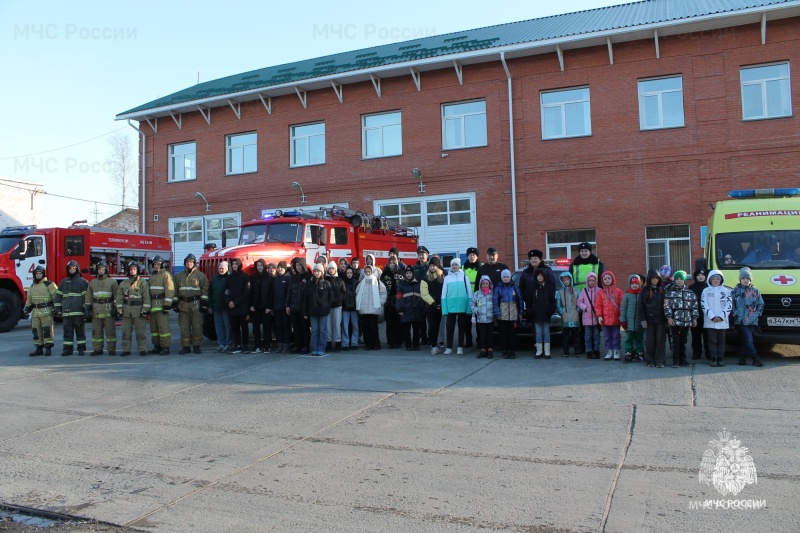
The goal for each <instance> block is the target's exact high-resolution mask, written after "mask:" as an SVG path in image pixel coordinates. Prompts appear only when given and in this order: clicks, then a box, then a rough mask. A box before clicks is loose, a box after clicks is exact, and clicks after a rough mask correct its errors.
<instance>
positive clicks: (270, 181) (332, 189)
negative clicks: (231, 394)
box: [117, 0, 800, 276]
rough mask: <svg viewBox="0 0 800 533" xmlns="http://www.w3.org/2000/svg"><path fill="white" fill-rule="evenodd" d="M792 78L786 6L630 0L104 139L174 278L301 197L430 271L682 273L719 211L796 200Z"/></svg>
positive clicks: (274, 75) (294, 80)
mask: <svg viewBox="0 0 800 533" xmlns="http://www.w3.org/2000/svg"><path fill="white" fill-rule="evenodd" d="M798 61H800V0H709V1H708V2H690V1H688V0H687V1H684V0H646V1H643V2H638V3H634V4H626V5H620V6H614V7H609V8H601V9H595V10H589V11H584V12H578V13H570V14H565V15H559V16H553V17H545V18H541V19H534V20H528V21H522V22H516V23H511V24H504V25H499V26H493V27H488V28H480V29H476V30H468V31H464V32H459V33H454V34H448V35H441V36H435V37H426V38H423V39H417V40H413V41H407V42H404V43H398V44H392V45H384V46H379V47H375V48H369V49H365V50H359V51H355V52H349V53H343V54H336V55H331V56H326V57H320V58H316V59H311V60H307V61H301V62H297V63H291V64H287V65H279V66H274V67H269V68H265V69H262V70H257V71H253V72H248V73H243V74H238V75H235V76H230V77H227V78H223V79H220V80H215V81H211V82H207V83H202V84H198V85H195V86H193V87H190V88H187V89H185V90H183V91H180V92H177V93H175V94H173V95H170V96H167V97H164V98H161V99H158V100H155V101H153V102H150V103H147V104H144V105H142V106H139V107H137V108H134V109H131V110H129V111H126V112H124V113H121V114H120V115H118V116H117V118H118V119H133V120H137V121H139V128H140V131H141V133H142V135H143V136H144V147H145V148H144V151H145V155H146V157H145V158H144V159H145V164H144V173H143V176H142V180H143V183H142V186H141V187H140V191H141V192H140V194H141V195H142V198H141V203H140V206H141V208H142V225H143V227H142V230H143V231H147V232H154V233H162V234H167V233H169V234H171V235H172V237H173V240H174V242H175V248H176V254H177V255H178V257H182V255H183V254H184V253H185V252H188V251H192V252H194V253H200V252H202V246H203V243H204V242H209V241H215V242H217V243H218V244H219V242H220V240H221V236H222V232H223V231H225V232H226V233H227V235H228V237H229V239H231V238H235V237H237V235H238V230H237V229H236V226H237V225H238V224H239V223H241V222H242V221H247V220H250V219H252V218H258V217H259V216H260V215H261V214H262V210H266V209H274V208H286V207H304V205H303V203H301V192H302V194H303V195H304V198H303V199H307V203H306V204H305V205H307V206H311V205H332V204H339V205H346V206H349V207H351V208H354V209H358V210H362V211H367V212H377V213H380V214H382V215H384V216H387V217H388V218H392V219H398V220H399V221H400V222H401V223H403V224H405V225H408V226H414V227H418V228H419V231H420V240H421V242H422V243H424V244H426V245H427V246H428V247H429V248H431V249H432V250H436V251H440V252H453V251H455V252H460V253H463V252H464V251H465V249H466V248H467V247H468V246H472V245H476V244H477V245H478V246H479V247H480V248H481V249H486V248H487V247H489V246H494V247H496V248H498V249H499V250H500V251H501V254H502V255H501V260H504V261H505V262H507V263H514V256H515V255H516V259H517V263H521V262H522V260H524V259H525V258H526V255H525V254H526V252H527V250H529V249H530V248H539V249H542V250H545V251H546V254H547V256H548V257H549V258H559V257H565V256H570V257H572V256H574V255H576V245H577V244H578V243H579V242H581V241H591V242H593V243H595V246H596V252H597V254H598V256H600V258H601V259H602V260H603V261H604V262H605V263H606V266H607V268H611V269H614V270H616V271H617V272H618V273H620V274H622V275H623V276H624V275H625V274H627V273H629V272H643V271H644V270H645V269H646V268H647V267H648V266H656V267H657V266H659V265H661V264H663V263H667V262H668V263H670V264H672V265H673V266H674V267H675V268H684V269H689V268H690V265H691V264H693V261H694V259H696V258H698V257H701V255H702V248H701V243H700V232H701V229H700V228H701V226H703V225H704V224H705V223H706V221H707V219H708V217H709V215H710V213H711V210H710V208H709V204H713V202H715V201H718V200H721V199H723V198H725V196H726V194H727V192H728V191H729V190H731V189H736V188H753V187H763V188H767V187H779V186H781V187H787V186H790V185H795V186H796V185H797V184H798V182H800V180H798V172H797V169H798V168H800V122H798V118H797V117H795V116H794V115H793V109H794V108H796V107H797V102H796V100H797V97H798V95H799V94H800V86H799V82H798V78H797V76H796V75H795V76H792V75H791V68H792V66H793V65H796V64H798ZM509 117H512V118H511V119H509ZM140 149H141V148H140ZM140 155H141V154H140ZM412 169H419V170H420V172H421V178H417V177H415V176H414V175H412ZM295 183H296V186H293V184H295ZM421 185H424V187H421ZM421 189H424V192H421ZM196 193H200V195H197V194H196ZM514 220H516V225H515V224H514Z"/></svg>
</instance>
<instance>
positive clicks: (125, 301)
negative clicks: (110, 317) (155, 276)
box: [116, 261, 150, 356]
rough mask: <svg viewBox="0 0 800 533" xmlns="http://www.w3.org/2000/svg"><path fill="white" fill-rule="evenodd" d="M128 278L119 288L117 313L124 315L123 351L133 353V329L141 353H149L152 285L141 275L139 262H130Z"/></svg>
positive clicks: (123, 352) (126, 353) (128, 353)
mask: <svg viewBox="0 0 800 533" xmlns="http://www.w3.org/2000/svg"><path fill="white" fill-rule="evenodd" d="M127 271H128V279H126V280H123V282H122V283H120V284H119V288H117V301H116V304H117V313H118V314H120V315H122V353H121V354H120V355H121V356H125V355H130V354H131V345H132V341H133V339H132V338H131V337H132V333H133V331H132V330H135V331H136V347H137V348H138V349H139V355H147V320H146V319H145V317H146V316H147V315H149V314H150V286H149V285H148V283H147V280H145V279H141V278H140V277H139V263H137V262H136V261H131V262H130V263H128V268H127Z"/></svg>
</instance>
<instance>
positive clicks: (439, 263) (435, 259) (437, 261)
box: [430, 256, 442, 268]
mask: <svg viewBox="0 0 800 533" xmlns="http://www.w3.org/2000/svg"><path fill="white" fill-rule="evenodd" d="M430 264H431V265H436V268H442V260H441V259H439V257H438V256H433V257H431V261H430Z"/></svg>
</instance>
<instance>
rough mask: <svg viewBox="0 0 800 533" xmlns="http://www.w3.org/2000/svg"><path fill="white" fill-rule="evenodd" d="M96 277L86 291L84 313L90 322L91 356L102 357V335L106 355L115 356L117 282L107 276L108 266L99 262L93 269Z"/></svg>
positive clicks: (103, 262)
mask: <svg viewBox="0 0 800 533" xmlns="http://www.w3.org/2000/svg"><path fill="white" fill-rule="evenodd" d="M95 270H96V272H97V277H96V278H94V279H93V280H92V281H90V282H89V286H88V287H87V289H86V303H85V304H84V313H85V315H86V318H87V319H91V321H92V348H93V350H94V351H92V353H91V355H103V334H105V341H106V345H107V347H108V355H117V327H116V324H115V323H114V318H115V316H116V314H117V306H116V303H115V302H116V297H117V289H118V287H117V282H116V280H115V279H114V278H112V277H111V276H109V275H108V265H107V264H106V262H105V261H99V262H98V263H97V266H96V267H95Z"/></svg>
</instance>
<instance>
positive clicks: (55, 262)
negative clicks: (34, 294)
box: [0, 223, 172, 332]
mask: <svg viewBox="0 0 800 533" xmlns="http://www.w3.org/2000/svg"><path fill="white" fill-rule="evenodd" d="M155 255H160V256H161V257H162V258H163V259H164V262H165V263H168V262H169V260H170V258H171V256H172V244H171V241H170V239H169V237H160V236H157V235H142V234H138V233H132V232H127V231H116V230H109V229H105V228H96V227H91V226H87V225H84V224H79V223H76V224H74V225H72V226H70V227H68V228H37V227H36V226H12V227H7V228H5V229H3V230H2V231H0V332H4V331H9V330H10V329H13V328H14V326H16V325H17V323H18V322H19V319H20V318H21V316H22V307H23V306H24V305H25V299H26V292H27V290H28V287H30V286H31V284H32V283H33V269H35V268H36V267H37V266H43V267H44V268H45V272H46V274H47V277H48V279H49V280H51V281H53V282H55V283H58V282H59V281H60V280H61V279H62V278H63V277H64V276H65V275H66V267H67V263H68V262H69V261H72V260H75V261H77V262H78V265H80V267H81V275H82V276H83V277H85V278H87V279H89V280H91V279H93V278H94V277H95V275H96V271H95V265H96V264H97V263H98V262H99V261H100V260H104V261H106V263H107V264H108V272H109V275H110V276H112V277H114V278H116V279H117V280H121V279H123V278H124V277H125V266H124V265H126V264H127V263H129V262H130V261H137V262H138V263H139V264H140V265H141V272H142V273H143V275H145V276H146V275H147V272H148V270H149V265H150V260H151V259H152V258H153V257H154V256H155ZM164 266H165V268H166V267H167V265H166V264H165V265H164Z"/></svg>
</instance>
